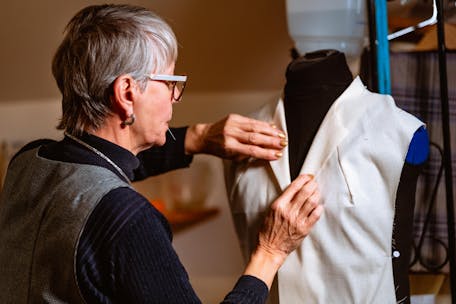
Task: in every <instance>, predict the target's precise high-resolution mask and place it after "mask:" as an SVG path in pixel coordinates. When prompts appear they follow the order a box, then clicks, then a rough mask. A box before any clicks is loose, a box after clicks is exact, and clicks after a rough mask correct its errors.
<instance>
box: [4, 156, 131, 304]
mask: <svg viewBox="0 0 456 304" xmlns="http://www.w3.org/2000/svg"><path fill="white" fill-rule="evenodd" d="M119 187H130V186H129V185H128V184H127V183H126V182H124V181H122V180H121V179H120V178H119V177H118V176H117V175H115V174H114V173H113V172H111V171H109V170H108V169H105V168H102V167H98V166H93V165H82V164H74V163H66V162H60V161H53V160H48V159H44V158H42V157H40V156H38V149H33V150H31V151H27V152H25V153H22V154H20V155H19V156H18V157H17V158H15V159H14V160H13V161H12V162H11V163H10V165H9V168H8V172H7V176H6V179H5V184H4V188H3V192H2V194H1V197H0V303H2V304H6V303H14V304H20V303H83V302H84V301H83V299H82V296H81V294H80V291H79V288H78V285H77V279H76V271H75V269H76V268H75V266H76V265H75V264H76V251H77V246H78V241H79V238H80V235H81V232H82V230H83V228H84V226H85V223H86V221H87V218H88V217H89V215H90V214H91V212H92V210H93V209H94V208H95V206H96V205H97V204H98V202H99V201H100V200H101V198H102V197H103V196H104V195H105V194H107V193H108V192H109V191H111V190H113V189H115V188H119Z"/></svg>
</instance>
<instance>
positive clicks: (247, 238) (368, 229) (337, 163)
mask: <svg viewBox="0 0 456 304" xmlns="http://www.w3.org/2000/svg"><path fill="white" fill-rule="evenodd" d="M252 116H253V117H255V118H257V119H260V120H264V121H273V122H274V123H275V124H276V125H277V126H278V127H279V128H281V129H282V130H283V131H284V132H285V134H287V129H286V122H285V114H284V105H283V101H282V100H279V101H278V102H275V103H273V104H268V105H266V106H265V107H263V108H262V109H260V110H259V111H258V112H256V113H255V114H254V115H252ZM303 119H306V117H305V113H303ZM422 125H423V123H422V122H420V121H419V120H418V119H416V118H415V117H414V116H412V115H410V114H408V113H406V112H404V111H402V110H401V109H399V108H397V107H396V106H395V104H394V100H393V99H392V98H391V96H387V95H380V94H375V93H372V92H369V91H368V90H367V89H366V88H365V87H364V85H363V84H362V82H361V80H360V79H359V78H356V79H355V80H354V81H353V82H352V84H351V85H350V86H349V87H348V88H347V89H346V90H345V92H344V93H343V94H342V95H341V96H340V97H339V98H338V99H337V100H336V101H335V102H334V103H333V105H332V106H331V108H330V109H329V111H328V113H327V115H326V116H325V118H324V120H323V122H322V124H321V126H320V128H319V130H318V133H317V135H316V136H315V138H314V140H313V142H312V145H311V147H310V150H309V152H308V154H307V157H306V159H305V161H304V164H303V167H302V169H301V173H307V174H313V175H314V176H315V179H316V181H317V183H318V185H319V189H320V192H321V196H322V204H323V205H324V206H325V211H324V214H323V216H322V218H321V219H320V220H319V222H317V224H316V225H315V227H314V228H313V229H312V231H311V233H310V234H309V236H308V237H307V238H306V239H304V241H303V243H302V245H301V246H300V247H299V248H298V249H297V250H296V251H294V252H293V253H291V254H290V256H289V257H288V258H287V260H286V262H285V263H284V265H283V266H282V267H281V269H280V270H279V273H278V277H277V280H278V293H279V298H280V303H284V304H289V303H324V304H330V303H337V304H340V303H349V304H352V303H360V304H367V303H369V304H374V303H378V304H389V303H396V298H395V288H394V279H393V272H392V261H391V244H392V229H393V220H394V204H395V201H396V192H397V187H398V184H399V178H400V175H401V171H402V167H403V164H404V161H405V157H406V154H407V150H408V146H409V143H410V141H411V139H412V137H413V134H414V132H415V131H416V130H417V129H418V128H419V127H421V126H422ZM225 169H226V170H225V173H226V186H227V190H228V194H229V201H230V206H231V211H232V215H233V220H234V223H235V226H236V231H237V234H238V237H239V241H240V244H241V248H242V250H243V254H244V257H245V258H246V259H248V257H249V256H250V253H251V251H252V250H253V249H254V247H255V245H256V241H257V238H256V236H257V233H258V230H259V225H260V224H261V223H262V221H263V218H264V214H265V212H266V211H267V210H268V207H269V205H270V204H271V203H272V202H273V201H274V199H275V198H277V196H278V195H279V194H280V193H282V192H283V190H284V189H285V188H286V187H287V186H288V185H289V184H290V173H289V172H290V170H289V161H288V149H287V148H284V150H283V156H282V158H280V159H279V160H276V161H271V162H268V161H261V160H255V159H249V160H247V161H243V162H226V163H225Z"/></svg>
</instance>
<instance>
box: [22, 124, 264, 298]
mask: <svg viewBox="0 0 456 304" xmlns="http://www.w3.org/2000/svg"><path fill="white" fill-rule="evenodd" d="M185 132H186V128H179V129H173V134H174V135H175V137H176V141H174V140H173V139H172V138H167V141H166V144H165V145H164V146H163V147H160V148H151V149H149V150H146V151H143V152H141V153H140V154H138V156H135V155H133V154H132V153H131V152H129V151H128V150H125V149H123V148H122V147H120V146H117V145H115V144H113V143H111V142H109V141H106V140H103V139H101V138H99V137H96V136H93V135H89V134H84V135H83V136H82V137H81V138H80V139H81V140H83V141H84V142H86V143H88V144H89V145H91V146H93V147H94V148H96V149H97V150H99V151H101V152H102V153H103V154H105V155H106V156H107V157H108V158H110V159H111V160H112V161H113V162H114V163H115V164H117V166H119V167H120V168H121V169H122V170H123V171H124V172H125V174H126V175H127V176H128V177H129V178H130V180H132V181H139V180H142V179H144V178H146V177H149V176H152V175H157V174H160V173H163V172H167V171H170V170H173V169H178V168H183V167H188V166H189V164H190V163H191V161H192V157H191V156H188V155H185V152H184V140H185ZM38 146H41V148H40V150H39V155H40V156H41V157H44V158H47V159H52V160H58V161H63V162H72V163H79V164H91V165H96V166H101V167H105V168H107V169H109V170H111V171H112V172H114V173H115V174H117V175H118V176H119V178H123V177H122V175H121V174H120V173H119V172H118V171H117V170H116V169H115V168H114V167H113V166H112V165H110V164H109V163H108V162H107V161H106V160H104V159H103V158H101V157H100V156H98V155H97V154H95V153H94V152H93V151H91V150H89V149H87V148H85V147H84V146H82V145H81V144H79V143H77V142H75V141H73V140H72V139H70V138H68V137H65V138H64V139H63V140H62V141H59V142H56V141H52V140H37V141H34V142H32V143H30V144H28V145H26V146H25V147H24V148H22V150H21V151H19V152H18V154H19V153H21V152H23V151H26V150H29V149H32V148H35V147H38ZM171 242H172V232H171V229H170V226H169V224H168V222H167V220H166V219H165V217H164V216H163V215H162V214H161V213H160V212H159V211H158V210H157V209H155V208H154V207H153V206H152V205H151V204H150V203H149V201H148V200H147V199H146V198H145V197H144V196H142V195H141V194H139V193H138V192H136V191H134V190H133V189H131V188H117V189H114V190H112V191H111V192H109V193H108V194H106V195H105V196H104V197H103V199H102V200H101V201H100V202H99V204H98V205H97V206H96V208H95V209H94V211H93V212H92V213H91V215H90V217H89V219H88V221H87V223H86V225H85V226H84V228H83V231H82V235H81V238H80V241H79V244H78V247H77V253H76V276H77V282H78V285H79V288H80V291H81V294H82V296H83V298H84V299H85V301H86V302H87V303H200V302H201V301H200V300H199V299H198V297H197V295H196V294H195V292H194V290H193V288H192V286H191V284H190V282H189V277H188V274H187V272H186V270H185V269H184V267H183V265H182V264H181V262H180V260H179V257H178V256H177V254H176V252H175V251H174V249H173V247H172V244H171ZM267 294H268V289H267V286H266V284H265V283H264V282H262V281H261V280H259V279H257V278H255V277H252V276H241V277H240V279H239V280H238V282H237V283H236V285H235V287H234V289H233V290H232V291H231V292H230V293H229V294H228V295H227V296H226V297H225V300H224V301H223V303H264V302H265V300H266V297H267Z"/></svg>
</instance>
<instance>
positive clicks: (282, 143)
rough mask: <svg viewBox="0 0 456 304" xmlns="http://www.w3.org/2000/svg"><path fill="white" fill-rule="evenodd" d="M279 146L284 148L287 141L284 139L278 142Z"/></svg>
mask: <svg viewBox="0 0 456 304" xmlns="http://www.w3.org/2000/svg"><path fill="white" fill-rule="evenodd" d="M280 145H281V146H282V147H286V146H287V145H288V140H286V139H284V140H282V141H281V142H280Z"/></svg>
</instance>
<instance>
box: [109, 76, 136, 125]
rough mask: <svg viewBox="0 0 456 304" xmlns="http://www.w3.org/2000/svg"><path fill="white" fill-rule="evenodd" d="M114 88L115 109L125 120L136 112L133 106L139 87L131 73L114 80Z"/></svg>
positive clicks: (122, 119)
mask: <svg viewBox="0 0 456 304" xmlns="http://www.w3.org/2000/svg"><path fill="white" fill-rule="evenodd" d="M112 90H113V94H112V97H111V102H112V103H113V109H114V111H115V112H116V113H117V114H118V115H119V117H120V119H121V121H124V120H126V119H127V118H128V117H130V116H131V115H132V114H134V111H133V106H134V102H135V99H136V94H138V87H137V85H136V82H135V80H134V79H133V78H132V77H131V76H130V75H121V76H119V77H117V78H116V80H114V83H113V86H112Z"/></svg>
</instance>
